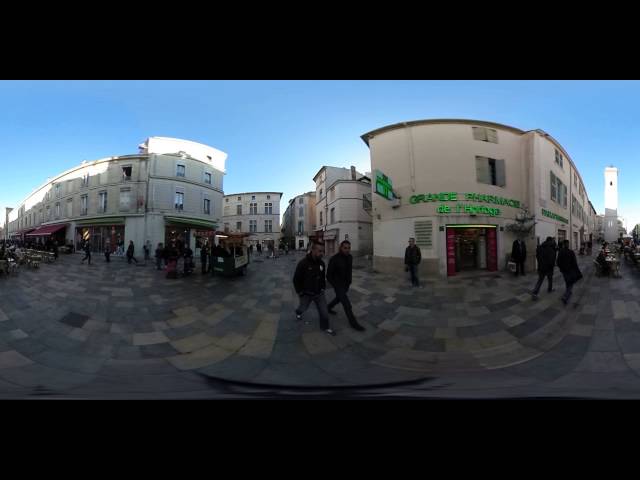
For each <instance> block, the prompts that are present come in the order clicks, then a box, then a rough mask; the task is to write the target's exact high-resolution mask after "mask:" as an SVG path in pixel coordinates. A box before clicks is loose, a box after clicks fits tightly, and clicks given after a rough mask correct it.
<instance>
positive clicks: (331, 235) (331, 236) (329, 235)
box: [322, 230, 338, 240]
mask: <svg viewBox="0 0 640 480" xmlns="http://www.w3.org/2000/svg"><path fill="white" fill-rule="evenodd" d="M336 235H338V231H337V230H327V231H326V232H324V236H323V237H322V238H323V239H324V240H335V239H336Z"/></svg>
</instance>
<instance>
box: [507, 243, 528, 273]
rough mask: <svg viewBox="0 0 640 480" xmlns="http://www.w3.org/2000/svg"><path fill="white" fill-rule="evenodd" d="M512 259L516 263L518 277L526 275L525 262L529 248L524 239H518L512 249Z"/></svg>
mask: <svg viewBox="0 0 640 480" xmlns="http://www.w3.org/2000/svg"><path fill="white" fill-rule="evenodd" d="M511 259H512V260H513V261H514V262H515V263H516V276H517V275H518V273H520V275H524V262H525V260H526V259H527V246H526V245H525V243H524V242H523V241H522V239H520V238H517V239H515V240H514V241H513V246H512V247H511Z"/></svg>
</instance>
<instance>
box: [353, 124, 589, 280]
mask: <svg viewBox="0 0 640 480" xmlns="http://www.w3.org/2000/svg"><path fill="white" fill-rule="evenodd" d="M362 139H363V140H364V142H365V143H366V144H367V145H368V146H369V149H370V155H371V168H372V170H373V174H372V182H373V183H374V188H373V192H374V194H373V197H372V203H373V245H374V267H375V268H376V269H377V270H380V271H388V272H400V271H402V264H403V259H404V251H405V248H406V246H407V241H408V239H409V237H415V238H416V243H417V244H418V245H419V246H420V247H421V250H422V256H423V265H422V271H424V272H428V274H431V275H434V274H438V275H440V276H443V277H444V276H447V275H448V276H453V275H459V274H461V273H463V272H469V271H471V272H473V271H480V272H481V271H496V270H503V269H505V268H506V264H507V262H508V260H509V256H510V253H511V249H512V243H513V241H514V239H515V238H517V237H521V238H523V239H524V240H525V241H526V243H527V247H528V262H527V267H526V268H527V269H528V271H531V270H532V269H534V268H535V255H534V253H535V248H536V245H537V244H538V243H541V242H543V241H544V240H545V238H546V237H548V236H551V237H554V238H555V239H556V240H563V239H568V240H570V241H571V246H572V248H574V249H576V250H577V249H579V247H580V244H581V243H583V242H587V241H589V240H595V238H593V237H594V233H595V218H594V214H595V212H594V211H593V209H592V207H590V204H589V198H588V195H587V192H586V190H585V188H584V183H583V182H582V179H581V177H580V174H579V172H578V170H577V169H576V167H575V163H574V162H573V161H572V160H571V157H570V156H569V154H568V153H567V152H566V150H565V149H564V148H563V147H562V145H560V144H559V143H558V142H557V141H556V140H555V139H554V138H553V137H551V136H550V135H549V134H547V133H546V132H544V131H542V130H531V131H523V130H519V129H517V128H513V127H509V126H506V125H501V124H497V123H492V122H485V121H474V120H419V121H412V122H403V123H398V124H395V125H389V126H386V127H382V128H379V129H376V130H373V131H371V132H368V133H366V134H364V135H363V136H362ZM528 218H531V220H529V221H528V220H527V219H528ZM534 221H535V225H534V224H533V222H534ZM527 227H530V229H529V231H527Z"/></svg>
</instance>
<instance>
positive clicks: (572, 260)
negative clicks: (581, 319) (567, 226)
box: [558, 240, 582, 305]
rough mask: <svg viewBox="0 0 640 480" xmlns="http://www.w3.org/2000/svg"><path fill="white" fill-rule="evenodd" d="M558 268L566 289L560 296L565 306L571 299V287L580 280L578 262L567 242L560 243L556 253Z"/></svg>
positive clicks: (580, 274)
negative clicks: (560, 245) (560, 246)
mask: <svg viewBox="0 0 640 480" xmlns="http://www.w3.org/2000/svg"><path fill="white" fill-rule="evenodd" d="M558 268H559V269H560V272H562V276H563V277H564V283H565V284H566V286H567V289H566V290H565V292H564V295H563V296H562V302H563V303H564V304H565V305H566V304H567V303H568V302H569V298H571V291H572V290H573V285H574V284H575V283H576V282H577V281H578V280H580V279H581V278H582V272H580V268H579V267H578V261H577V260H576V254H575V252H574V251H573V250H571V249H570V248H569V240H565V241H564V242H562V248H560V251H559V252H558Z"/></svg>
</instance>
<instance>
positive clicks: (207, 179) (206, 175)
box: [204, 173, 211, 185]
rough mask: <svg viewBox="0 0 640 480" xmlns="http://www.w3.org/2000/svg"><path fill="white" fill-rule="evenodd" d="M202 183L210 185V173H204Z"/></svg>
mask: <svg viewBox="0 0 640 480" xmlns="http://www.w3.org/2000/svg"><path fill="white" fill-rule="evenodd" d="M204 183H207V184H209V185H211V174H210V173H205V174H204Z"/></svg>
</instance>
